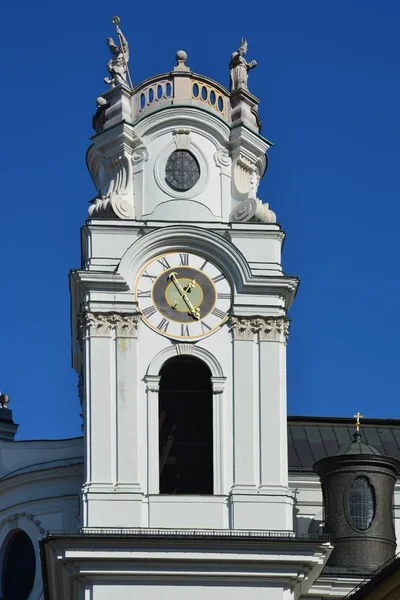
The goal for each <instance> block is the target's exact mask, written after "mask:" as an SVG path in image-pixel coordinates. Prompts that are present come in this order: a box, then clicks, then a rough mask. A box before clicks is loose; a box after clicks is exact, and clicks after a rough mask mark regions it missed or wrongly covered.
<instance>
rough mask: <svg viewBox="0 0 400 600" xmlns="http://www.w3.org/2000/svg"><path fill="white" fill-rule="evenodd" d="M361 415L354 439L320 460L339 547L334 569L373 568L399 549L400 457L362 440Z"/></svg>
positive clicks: (328, 517) (329, 527)
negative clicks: (397, 492) (398, 492)
mask: <svg viewBox="0 0 400 600" xmlns="http://www.w3.org/2000/svg"><path fill="white" fill-rule="evenodd" d="M360 416H361V415H359V413H358V414H357V423H356V432H355V433H354V436H353V441H352V442H351V443H350V444H347V445H346V446H343V447H342V448H340V450H339V452H338V453H337V454H336V455H334V456H329V457H327V458H323V459H322V460H319V461H317V462H316V463H315V464H314V470H315V471H316V472H317V473H318V475H319V476H320V479H321V486H322V493H323V498H324V508H325V533H328V534H330V535H331V536H332V542H333V544H334V550H333V552H332V554H331V556H330V558H329V560H328V563H327V564H328V568H329V567H330V568H335V569H343V570H344V571H347V570H349V569H350V570H353V571H357V572H359V573H369V572H372V571H374V570H375V569H377V568H378V567H379V566H380V565H382V564H383V563H384V562H386V561H387V560H389V559H390V558H392V557H393V556H394V554H395V550H396V536H395V531H394V523H393V493H394V485H395V483H396V479H397V475H398V473H399V471H400V462H399V461H398V460H396V459H394V458H390V457H387V456H383V455H382V454H381V453H380V452H379V451H378V450H377V449H376V448H374V447H373V446H370V445H369V444H367V443H366V442H364V441H363V439H362V434H361V431H360V422H359V418H360Z"/></svg>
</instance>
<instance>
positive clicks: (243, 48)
mask: <svg viewBox="0 0 400 600" xmlns="http://www.w3.org/2000/svg"><path fill="white" fill-rule="evenodd" d="M246 52H247V41H246V39H245V38H242V41H241V42H240V48H239V50H237V52H234V53H233V54H232V58H231V62H230V63H229V68H230V75H231V88H230V89H231V92H233V91H234V90H248V89H249V88H248V87H247V79H248V77H249V71H250V70H251V69H254V67H256V66H257V62H256V61H255V60H252V61H251V62H249V63H248V62H247V61H246V59H245V57H244V55H245V54H246Z"/></svg>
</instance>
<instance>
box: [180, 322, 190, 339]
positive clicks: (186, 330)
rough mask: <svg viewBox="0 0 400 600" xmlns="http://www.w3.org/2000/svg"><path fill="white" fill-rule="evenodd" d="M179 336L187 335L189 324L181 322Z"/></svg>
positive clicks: (188, 334)
mask: <svg viewBox="0 0 400 600" xmlns="http://www.w3.org/2000/svg"><path fill="white" fill-rule="evenodd" d="M181 336H182V337H185V336H186V337H189V336H190V333H189V325H183V324H181Z"/></svg>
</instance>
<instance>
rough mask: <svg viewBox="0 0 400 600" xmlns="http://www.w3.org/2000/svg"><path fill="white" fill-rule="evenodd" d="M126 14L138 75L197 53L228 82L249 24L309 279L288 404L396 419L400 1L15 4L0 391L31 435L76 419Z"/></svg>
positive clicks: (6, 16) (72, 424) (281, 183)
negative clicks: (86, 252) (89, 244)
mask: <svg viewBox="0 0 400 600" xmlns="http://www.w3.org/2000/svg"><path fill="white" fill-rule="evenodd" d="M115 13H117V14H119V15H120V17H121V19H122V21H121V26H122V29H123V31H124V33H125V35H126V37H127V38H128V40H129V42H130V47H131V61H130V69H131V74H132V78H133V80H134V83H136V84H137V83H139V82H140V81H141V80H143V79H145V78H147V77H149V76H152V75H155V74H157V73H162V72H166V71H168V70H170V69H171V68H172V67H173V65H174V56H175V52H176V51H177V50H178V49H184V50H186V52H187V53H188V64H189V65H190V67H191V68H192V69H193V70H194V71H196V72H199V73H204V74H205V75H208V76H209V77H212V78H214V79H216V80H218V81H220V82H221V83H222V84H225V85H228V76H229V73H228V62H229V58H230V54H231V53H232V52H233V51H234V50H235V49H236V48H237V46H238V42H239V40H240V38H241V36H245V37H247V39H248V43H249V51H248V59H249V60H251V59H253V58H254V59H256V60H257V61H258V67H257V69H255V70H254V71H252V73H251V79H250V87H251V91H252V92H253V93H254V94H255V95H256V96H258V97H259V98H260V99H261V103H260V113H261V118H262V121H263V134H264V135H265V136H266V137H267V138H268V139H270V140H271V141H273V142H274V143H275V146H274V148H272V149H271V151H270V153H269V156H270V163H269V170H268V172H267V174H266V176H265V177H264V180H263V183H262V186H261V188H260V197H262V198H263V200H265V201H267V202H269V203H270V205H271V208H272V209H273V210H274V211H275V212H276V213H277V215H278V220H279V222H280V223H281V224H282V226H283V229H284V230H285V231H286V233H287V239H286V242H285V248H284V267H285V271H286V272H287V273H288V274H294V275H298V276H299V277H300V279H301V285H300V290H299V293H298V296H297V299H296V301H295V305H294V307H293V309H292V311H291V314H290V316H291V318H292V330H291V338H290V342H289V346H288V396H289V397H288V410H289V414H304V415H337V416H352V415H353V413H354V412H356V411H357V410H360V411H361V412H362V413H363V414H364V415H365V416H368V417H388V418H389V417H391V418H394V417H398V416H400V415H399V410H398V406H399V402H398V380H399V376H398V374H399V358H400V357H399V349H398V340H399V338H400V324H399V320H398V318H397V309H396V306H397V303H398V296H399V293H400V278H399V270H398V260H399V251H398V239H399V236H398V228H399V217H400V208H399V199H400V194H399V159H400V150H399V144H398V138H399V133H400V111H399V106H400V76H399V66H398V63H399V33H398V32H399V30H400V3H399V2H398V0H384V1H382V2H376V0H374V1H372V0H335V1H332V0H323V1H321V0H305V1H303V2H300V0H281V1H279V2H277V1H275V2H271V1H267V0H263V1H260V0H258V1H257V0H256V1H255V2H252V3H245V2H239V1H237V0H233V1H231V2H229V3H228V2H215V1H214V2H210V1H209V0H205V1H202V2H201V3H196V4H195V3H193V2H189V3H186V4H182V3H178V4H175V5H174V4H171V3H169V2H168V3H167V2H159V1H157V0H156V1H155V2H152V3H151V4H147V3H137V2H132V1H131V0H130V1H129V2H128V1H126V0H123V1H120V2H117V3H116V4H113V5H111V4H110V3H108V2H105V1H104V0H98V1H96V2H94V1H92V0H90V1H86V2H79V3H78V2H77V1H76V0H72V1H69V2H68V3H62V4H61V3H55V2H54V1H53V2H40V1H37V2H34V3H33V2H27V1H26V2H23V1H21V0H14V1H13V2H12V3H8V4H7V5H4V3H3V4H2V8H1V9H0V18H1V22H2V35H1V46H2V48H1V56H2V86H3V93H2V103H1V109H2V119H1V140H2V146H1V160H0V170H1V182H2V193H1V211H2V225H3V226H2V228H1V244H0V252H1V263H0V264H1V283H2V293H1V298H0V315H1V332H2V335H1V346H0V354H1V356H0V389H1V390H2V391H4V392H7V393H8V394H9V395H10V397H11V404H10V408H12V409H13V411H14V418H15V420H16V421H17V422H18V423H20V430H19V434H18V438H19V439H22V438H42V437H43V438H44V437H70V436H75V435H79V434H80V418H79V412H80V407H79V401H78V396H77V377H76V375H75V373H74V372H73V371H72V368H71V366H70V333H69V291H68V271H69V269H71V268H76V267H79V266H80V252H79V229H80V226H81V225H82V224H83V223H84V220H85V219H86V216H87V208H88V201H89V200H90V199H91V198H93V196H94V194H95V190H94V188H93V185H92V183H91V180H90V177H89V174H88V173H87V171H86V166H85V152H86V149H87V147H88V145H89V136H90V135H92V129H91V117H92V114H93V113H94V111H95V99H96V97H97V96H99V95H100V94H101V93H102V92H103V91H104V89H105V86H104V84H103V77H104V76H106V75H107V72H106V68H105V66H106V63H107V60H108V50H107V47H106V44H105V38H106V37H107V36H110V35H113V34H114V28H113V25H112V24H111V17H112V16H113V14H115Z"/></svg>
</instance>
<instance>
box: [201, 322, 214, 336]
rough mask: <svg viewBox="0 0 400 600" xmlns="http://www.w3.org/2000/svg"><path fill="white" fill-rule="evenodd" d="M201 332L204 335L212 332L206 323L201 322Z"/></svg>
mask: <svg viewBox="0 0 400 600" xmlns="http://www.w3.org/2000/svg"><path fill="white" fill-rule="evenodd" d="M200 325H201V330H202V332H203V333H207V331H211V327H210V326H209V325H207V323H206V322H205V321H200Z"/></svg>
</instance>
